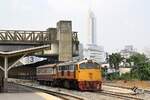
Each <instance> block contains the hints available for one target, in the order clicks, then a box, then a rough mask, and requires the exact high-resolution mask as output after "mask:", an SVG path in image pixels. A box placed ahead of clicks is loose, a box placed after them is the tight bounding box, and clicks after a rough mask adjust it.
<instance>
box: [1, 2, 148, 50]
mask: <svg viewBox="0 0 150 100" xmlns="http://www.w3.org/2000/svg"><path fill="white" fill-rule="evenodd" d="M149 5H150V0H1V1H0V30H1V29H8V30H10V29H21V30H46V29H47V28H49V27H56V23H57V22H58V21H59V20H72V27H73V30H74V31H78V35H79V40H80V42H81V43H83V44H85V43H87V41H88V39H87V35H88V25H87V24H88V23H87V21H88V11H89V9H91V10H92V11H93V12H94V14H95V17H96V20H97V22H96V25H97V27H96V28H97V44H98V45H103V46H104V48H105V50H106V51H108V52H115V51H119V50H121V49H123V48H124V46H125V45H133V46H134V47H135V48H137V49H138V50H143V49H144V48H150V41H149V37H150V28H149V27H150V6H149Z"/></svg>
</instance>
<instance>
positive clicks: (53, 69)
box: [37, 60, 102, 90]
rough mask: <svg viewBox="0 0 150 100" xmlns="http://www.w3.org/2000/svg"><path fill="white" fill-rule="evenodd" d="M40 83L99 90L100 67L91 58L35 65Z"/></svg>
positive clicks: (100, 81) (100, 79)
mask: <svg viewBox="0 0 150 100" xmlns="http://www.w3.org/2000/svg"><path fill="white" fill-rule="evenodd" d="M37 80H38V81H39V82H40V84H47V85H52V86H59V87H65V88H71V89H79V90H101V83H102V77H101V68H100V66H99V64H97V63H96V62H94V61H92V60H83V61H78V62H73V61H72V62H64V63H59V64H49V65H44V66H39V67H37Z"/></svg>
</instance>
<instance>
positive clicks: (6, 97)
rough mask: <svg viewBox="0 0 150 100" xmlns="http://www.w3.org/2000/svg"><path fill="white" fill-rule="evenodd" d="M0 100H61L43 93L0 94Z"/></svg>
mask: <svg viewBox="0 0 150 100" xmlns="http://www.w3.org/2000/svg"><path fill="white" fill-rule="evenodd" d="M0 100H61V99H60V98H57V97H55V96H52V95H49V94H46V93H43V92H35V93H34V92H33V93H32V92H30V93H1V94H0Z"/></svg>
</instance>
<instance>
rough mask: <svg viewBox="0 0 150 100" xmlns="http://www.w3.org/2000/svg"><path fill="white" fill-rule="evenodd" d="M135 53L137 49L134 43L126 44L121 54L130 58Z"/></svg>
mask: <svg viewBox="0 0 150 100" xmlns="http://www.w3.org/2000/svg"><path fill="white" fill-rule="evenodd" d="M135 53H136V49H135V48H134V47H133V45H126V46H125V47H124V49H123V50H121V51H120V54H121V56H122V57H124V58H129V57H130V56H132V55H133V54H135Z"/></svg>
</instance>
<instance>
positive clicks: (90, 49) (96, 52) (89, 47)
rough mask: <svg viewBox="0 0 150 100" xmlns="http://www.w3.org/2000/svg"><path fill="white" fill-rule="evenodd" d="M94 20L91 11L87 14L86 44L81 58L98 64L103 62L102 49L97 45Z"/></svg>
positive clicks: (103, 53)
mask: <svg viewBox="0 0 150 100" xmlns="http://www.w3.org/2000/svg"><path fill="white" fill-rule="evenodd" d="M96 35H97V32H96V18H95V15H94V13H93V12H92V11H89V12H88V43H87V44H86V45H85V46H84V49H83V56H84V58H87V59H93V60H95V61H97V62H98V63H103V62H105V52H104V47H103V46H99V45H97V36H96Z"/></svg>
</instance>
